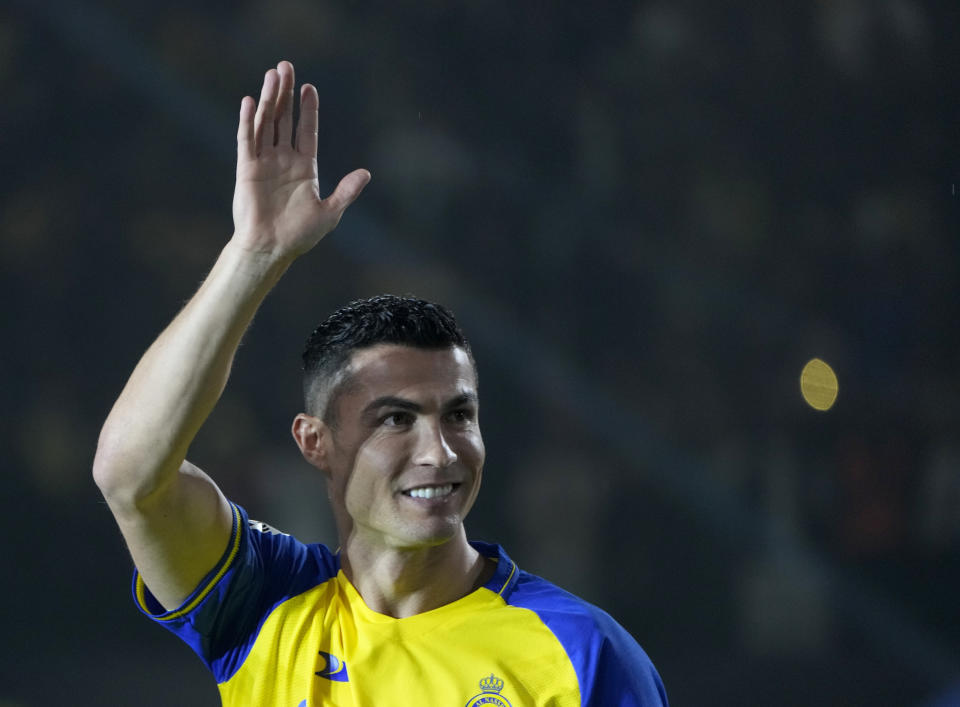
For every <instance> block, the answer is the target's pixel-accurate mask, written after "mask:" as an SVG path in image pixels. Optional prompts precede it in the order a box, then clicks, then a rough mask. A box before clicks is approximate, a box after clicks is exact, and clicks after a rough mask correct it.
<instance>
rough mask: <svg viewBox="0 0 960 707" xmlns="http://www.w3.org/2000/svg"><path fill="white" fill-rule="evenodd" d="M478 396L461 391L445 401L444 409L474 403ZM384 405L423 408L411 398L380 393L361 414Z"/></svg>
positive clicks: (414, 408) (413, 408)
mask: <svg viewBox="0 0 960 707" xmlns="http://www.w3.org/2000/svg"><path fill="white" fill-rule="evenodd" d="M478 400H479V398H478V397H477V394H476V393H474V392H472V391H471V392H468V393H461V394H460V395H458V396H456V397H454V398H450V400H448V401H447V402H445V403H444V404H443V409H444V410H450V409H451V408H456V407H460V406H461V405H467V404H472V405H476V404H477V402H478ZM384 407H391V408H399V409H400V410H409V411H411V412H420V411H421V410H422V409H423V406H422V405H420V404H419V403H415V402H413V401H412V400H407V399H406V398H398V397H397V396H395V395H382V396H380V397H379V398H376V399H375V400H372V401H370V402H369V403H368V404H367V406H366V407H364V408H363V414H364V415H366V414H369V413H371V412H373V411H374V410H377V409H379V408H384Z"/></svg>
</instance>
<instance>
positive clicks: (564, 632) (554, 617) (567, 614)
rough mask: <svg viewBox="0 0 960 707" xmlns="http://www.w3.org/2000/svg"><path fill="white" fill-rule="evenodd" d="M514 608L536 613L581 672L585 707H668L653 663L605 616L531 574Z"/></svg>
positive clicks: (516, 592)
mask: <svg viewBox="0 0 960 707" xmlns="http://www.w3.org/2000/svg"><path fill="white" fill-rule="evenodd" d="M509 603H510V604H512V605H515V606H522V607H525V608H528V609H530V610H532V611H534V612H536V613H537V615H538V616H539V617H540V620H541V621H543V623H544V624H545V625H546V626H547V628H549V629H550V631H551V632H552V633H553V635H554V636H556V637H557V640H558V641H560V644H561V645H562V646H563V649H564V650H565V651H566V653H567V657H568V658H569V659H570V662H571V664H572V665H573V668H574V670H575V671H576V673H577V680H578V682H579V684H580V700H581V704H582V705H583V707H667V705H668V703H667V694H666V691H665V690H664V687H663V682H662V681H661V680H660V676H659V675H658V674H657V670H656V668H654V667H653V663H652V662H651V661H650V658H649V657H647V654H646V653H645V652H644V650H643V649H642V648H641V647H640V645H639V644H638V643H637V642H636V641H635V640H634V638H633V636H631V635H630V634H629V633H628V632H627V631H626V629H624V628H623V627H622V626H621V625H620V624H618V623H617V622H616V621H614V619H613V618H612V617H611V616H610V615H609V614H607V613H606V612H605V611H603V610H601V609H598V608H597V607H595V606H593V605H592V604H589V603H587V602H585V601H583V600H582V599H580V598H579V597H576V596H574V595H573V594H570V593H569V592H566V591H564V590H562V589H560V588H559V587H557V586H555V585H553V584H551V583H550V582H547V581H546V580H544V579H541V578H540V577H537V576H535V575H531V574H528V573H526V572H521V573H520V578H519V581H518V582H517V583H516V587H515V588H514V589H513V591H512V592H511V594H510V597H509Z"/></svg>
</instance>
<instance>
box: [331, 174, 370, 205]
mask: <svg viewBox="0 0 960 707" xmlns="http://www.w3.org/2000/svg"><path fill="white" fill-rule="evenodd" d="M369 182H370V172H368V171H367V170H365V169H355V170H354V171H352V172H350V174H348V175H347V176H346V177H344V178H343V179H341V180H340V183H339V184H338V185H337V188H336V189H334V190H333V194H331V195H330V196H328V197H327V198H326V202H327V204H329V206H330V208H331V209H333V210H334V212H336V213H337V214H342V213H343V212H344V211H345V210H346V208H347V207H348V206H350V204H352V203H353V202H354V201H356V199H357V197H358V196H360V192H362V191H363V188H364V187H365V186H367V184H368V183H369Z"/></svg>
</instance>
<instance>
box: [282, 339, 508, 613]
mask: <svg viewBox="0 0 960 707" xmlns="http://www.w3.org/2000/svg"><path fill="white" fill-rule="evenodd" d="M347 375H348V377H349V380H350V384H349V385H348V386H346V387H345V388H344V392H343V393H341V394H340V395H339V396H338V397H337V399H336V400H335V401H333V404H335V405H337V415H336V419H337V422H336V426H335V427H331V426H329V425H327V424H325V423H324V422H323V421H322V420H321V419H319V418H316V417H312V416H310V415H307V414H305V413H301V414H300V415H298V416H297V417H296V418H295V419H294V422H293V430H292V431H293V436H294V439H295V440H296V442H297V445H298V446H299V447H300V450H301V452H302V454H303V456H304V458H306V459H307V461H309V462H310V463H311V464H312V465H314V466H315V467H317V468H318V469H320V470H321V471H323V472H324V473H325V474H326V476H327V480H328V486H329V496H330V501H331V505H332V507H333V510H334V516H335V518H336V521H337V528H338V532H339V536H340V541H341V561H342V565H343V567H344V571H345V573H346V575H347V577H348V579H350V581H352V582H353V584H354V585H355V586H356V588H357V590H358V592H359V593H360V595H361V596H362V597H363V598H364V601H365V602H366V603H367V605H368V606H369V607H370V608H371V609H373V610H374V611H378V612H380V613H384V614H388V615H391V616H397V617H403V616H409V615H412V614H416V613H420V612H422V611H427V610H429V609H432V608H436V607H437V606H441V605H443V604H446V603H449V602H451V601H454V600H456V599H458V598H460V597H462V596H464V595H465V594H467V593H469V592H470V591H471V590H472V589H474V588H475V587H476V586H477V585H479V584H482V583H483V582H484V581H486V579H487V578H488V577H489V575H490V574H491V573H492V570H493V566H492V565H491V564H490V563H489V562H487V561H486V560H484V559H483V558H482V557H481V556H480V555H479V553H477V551H476V550H474V549H473V548H472V547H471V546H470V545H469V543H468V542H467V538H466V533H465V531H464V527H463V521H464V518H466V516H467V514H468V513H469V511H470V509H471V508H472V506H473V503H474V501H475V500H476V497H477V493H478V491H479V490H480V481H481V478H482V470H483V461H484V446H483V439H482V436H481V434H480V426H479V418H478V413H479V409H478V402H477V393H476V377H475V373H474V368H473V364H472V363H471V361H470V359H469V357H468V356H467V354H466V352H465V351H464V350H463V349H461V348H458V347H451V348H449V349H441V350H424V349H418V348H412V347H407V346H399V345H395V344H381V345H377V346H373V347H371V348H368V349H363V350H360V351H358V352H356V353H354V354H353V356H352V357H351V360H350V363H349V366H348V372H347ZM447 483H453V484H454V490H453V492H452V493H451V494H450V495H449V496H446V497H444V498H443V499H440V498H436V499H416V498H412V497H411V496H409V495H407V494H405V493H404V491H408V490H409V489H412V488H416V487H423V486H439V485H443V484H447Z"/></svg>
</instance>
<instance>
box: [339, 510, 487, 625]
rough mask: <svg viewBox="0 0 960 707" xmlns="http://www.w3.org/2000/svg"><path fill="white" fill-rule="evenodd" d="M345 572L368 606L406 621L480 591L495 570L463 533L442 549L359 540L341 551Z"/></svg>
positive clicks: (349, 543) (351, 542)
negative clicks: (381, 545) (410, 617)
mask: <svg viewBox="0 0 960 707" xmlns="http://www.w3.org/2000/svg"><path fill="white" fill-rule="evenodd" d="M340 557H341V567H342V568H343V571H344V574H345V575H346V576H347V579H349V580H350V582H351V583H352V584H353V586H354V587H355V588H356V590H357V592H358V593H359V594H360V596H361V597H362V598H363V601H364V603H365V604H366V605H367V606H368V607H369V608H370V609H371V610H373V611H376V612H377V613H379V614H386V615H387V616H393V617H394V618H398V619H402V618H405V617H407V616H413V615H414V614H421V613H423V612H425V611H430V610H432V609H436V608H438V607H440V606H443V605H444V604H449V603H451V602H454V601H456V600H457V599H460V598H462V597H464V596H466V595H467V594H469V593H470V592H472V591H473V590H474V589H476V588H478V587H480V586H481V585H482V584H483V583H484V582H486V581H487V580H488V579H489V578H490V576H491V575H492V574H493V571H494V569H495V565H494V563H493V562H490V561H488V560H486V558H484V557H483V556H482V555H480V553H479V552H477V551H476V550H475V549H473V547H471V545H470V543H468V542H467V538H466V533H465V532H464V530H463V528H462V527H461V528H460V532H459V533H458V535H457V536H456V537H454V538H451V539H450V540H448V541H447V542H445V543H443V544H441V545H434V546H430V547H419V548H412V549H411V548H383V547H380V548H377V547H372V546H370V545H369V544H367V543H365V542H364V541H363V539H362V538H360V537H357V536H356V535H354V536H352V537H350V538H348V540H347V541H346V542H345V543H344V544H343V546H342V549H341V555H340Z"/></svg>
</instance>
